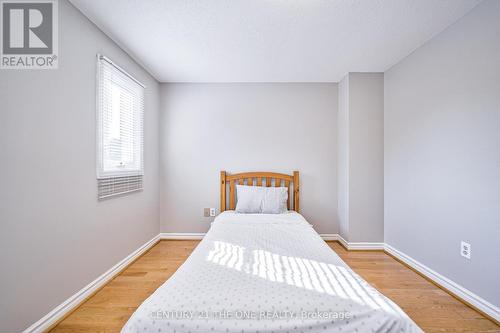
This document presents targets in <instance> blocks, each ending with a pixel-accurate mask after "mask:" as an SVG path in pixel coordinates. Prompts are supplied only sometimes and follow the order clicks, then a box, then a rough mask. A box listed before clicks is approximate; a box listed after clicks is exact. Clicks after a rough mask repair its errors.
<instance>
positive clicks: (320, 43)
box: [71, 0, 480, 82]
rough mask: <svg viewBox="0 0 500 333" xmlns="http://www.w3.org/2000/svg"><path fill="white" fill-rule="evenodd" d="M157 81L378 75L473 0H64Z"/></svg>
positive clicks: (328, 79) (309, 79) (311, 79)
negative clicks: (358, 73)
mask: <svg viewBox="0 0 500 333" xmlns="http://www.w3.org/2000/svg"><path fill="white" fill-rule="evenodd" d="M71 2H72V3H73V4H74V5H75V6H76V7H77V8H79V9H80V10H81V11H82V12H83V13H84V14H85V15H86V16H87V17H88V18H89V19H90V20H91V21H93V22H94V23H95V24H96V25H97V26H98V27H99V28H100V29H101V30H102V31H104V32H105V33H106V34H107V35H108V36H110V37H111V38H112V39H113V40H114V41H115V42H117V43H118V44H119V45H120V46H121V47H122V48H123V49H124V50H126V51H127V52H128V53H129V54H130V55H131V56H132V57H134V58H135V59H136V60H137V61H138V62H139V63H141V64H142V65H143V66H144V67H145V68H146V69H147V70H148V71H149V72H150V73H151V74H152V75H153V76H154V77H155V78H156V79H157V80H158V81H161V82H338V81H339V80H340V79H341V78H342V77H343V76H344V75H345V74H346V73H347V72H384V71H386V70H387V69H389V68H390V67H391V66H392V65H394V64H396V63H397V62H398V61H400V60H401V59H402V58H404V57H405V56H407V55H408V54H410V53H411V52H412V51H413V50H415V49H416V48H418V47H419V46H421V45H422V44H423V43H425V42H426V41H427V40H429V39H430V38H432V37H433V36H434V35H436V34H438V33H439V32H441V31H442V30H444V29H445V28H446V27H448V26H449V25H450V24H452V23H453V22H455V21H456V20H458V19H459V18H460V17H462V16H463V15H464V14H465V13H467V12H468V11H470V10H471V9H472V8H473V7H474V6H476V5H477V4H478V3H479V2H480V0H330V1H328V0H204V1H203V0H197V1H196V0H167V1H166V0H142V1H141V0H126V1H125V0H106V1H103V0H71Z"/></svg>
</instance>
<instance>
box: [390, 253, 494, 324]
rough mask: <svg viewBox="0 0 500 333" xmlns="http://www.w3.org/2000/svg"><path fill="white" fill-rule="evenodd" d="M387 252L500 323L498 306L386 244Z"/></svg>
mask: <svg viewBox="0 0 500 333" xmlns="http://www.w3.org/2000/svg"><path fill="white" fill-rule="evenodd" d="M385 251H387V253H389V254H391V255H393V256H394V257H396V258H398V259H399V260H401V261H402V262H404V263H405V264H407V265H408V266H410V267H412V268H413V269H415V270H416V271H418V272H420V273H421V274H422V275H425V276H426V277H428V278H429V279H431V280H432V281H434V282H436V283H437V284H439V285H440V286H442V287H443V288H445V289H447V290H448V291H450V292H451V293H453V294H454V295H456V296H457V297H459V298H461V299H462V300H464V301H465V302H467V303H469V304H470V305H472V306H474V307H476V308H477V309H478V310H480V311H482V312H484V313H486V314H487V315H488V316H490V317H491V318H493V319H495V320H496V321H497V322H498V321H500V309H499V308H498V307H497V306H495V305H493V304H491V303H489V302H488V301H486V300H485V299H483V298H481V297H479V296H478V295H476V294H474V293H473V292H472V291H470V290H468V289H466V288H464V287H462V286H461V285H459V284H457V283H455V282H454V281H452V280H450V279H448V278H447V277H445V276H443V275H441V274H439V273H438V272H436V271H434V270H432V269H430V268H429V267H427V266H425V265H424V264H422V263H420V262H418V261H417V260H415V259H413V258H412V257H410V256H409V255H407V254H405V253H403V252H401V251H399V250H397V249H396V248H394V247H392V246H391V245H389V244H385Z"/></svg>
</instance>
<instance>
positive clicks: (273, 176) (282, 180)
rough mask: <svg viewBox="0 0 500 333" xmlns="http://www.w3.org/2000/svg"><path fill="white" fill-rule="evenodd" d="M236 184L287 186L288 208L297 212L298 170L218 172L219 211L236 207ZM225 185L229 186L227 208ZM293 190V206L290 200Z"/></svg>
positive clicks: (298, 207) (298, 206)
mask: <svg viewBox="0 0 500 333" xmlns="http://www.w3.org/2000/svg"><path fill="white" fill-rule="evenodd" d="M236 184H238V185H248V186H267V187H269V186H275V187H280V186H285V187H288V209H291V208H293V210H294V211H296V212H297V213H298V212H299V209H300V204H299V189H300V187H299V172H298V171H294V172H293V175H286V174H284V173H275V172H243V173H235V174H232V175H230V174H228V173H227V172H226V171H221V172H220V211H221V213H222V212H223V211H225V210H226V209H231V210H233V209H235V207H236ZM227 186H229V208H227V195H226V194H227ZM292 192H293V207H291V202H292V200H290V198H291V195H292Z"/></svg>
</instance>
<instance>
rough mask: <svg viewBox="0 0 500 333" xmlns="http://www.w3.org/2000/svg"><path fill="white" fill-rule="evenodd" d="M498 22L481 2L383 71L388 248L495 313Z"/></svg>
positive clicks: (499, 229) (493, 4)
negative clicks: (465, 245) (466, 252)
mask: <svg viewBox="0 0 500 333" xmlns="http://www.w3.org/2000/svg"><path fill="white" fill-rule="evenodd" d="M499 14H500V2H499V1H485V2H483V3H482V4H480V5H479V6H477V7H476V8H475V9H474V10H473V11H472V12H470V13H469V14H467V15H466V16H465V17H464V18H462V19H461V20H460V21H458V22H457V23H455V24H454V25H453V26H451V27H450V28H448V29H447V30H446V31H444V32H443V33H441V34H440V35H438V36H436V37H435V38H434V39H432V40H431V41H430V42H428V43H427V44H426V45H424V46H423V47H421V48H419V49H418V50H416V51H415V52H414V53H413V54H411V55H410V56H408V57H407V58H406V59H404V60H403V61H402V62H400V63H399V64H397V65H396V66H394V67H393V68H391V69H390V70H389V71H388V72H386V73H385V240H386V242H387V243H388V244H390V245H392V246H394V247H395V248H397V249H399V250H400V251H403V252H404V253H406V254H408V255H410V256H411V257H413V258H414V259H416V260H418V261H420V262H421V263H423V264H425V265H427V266H428V267H430V268H431V269H433V270H435V271H437V272H438V273H441V274H442V275H444V276H446V277H448V278H450V279H452V280H453V281H455V282H457V283H458V284H460V285H462V286H464V287H465V288H467V289H469V290H471V291H472V292H474V293H476V294H478V295H479V296H481V297H483V298H484V299H486V300H488V301H489V302H491V303H493V304H495V305H496V306H500V288H499V281H500V265H499V264H498V262H499V251H498V248H497V246H498V244H499V243H500V219H499V217H500V79H499V78H500V37H499V36H500V20H499ZM461 240H465V241H468V242H470V243H471V245H472V258H471V260H467V259H465V258H463V257H461V256H460V253H459V249H460V241H461Z"/></svg>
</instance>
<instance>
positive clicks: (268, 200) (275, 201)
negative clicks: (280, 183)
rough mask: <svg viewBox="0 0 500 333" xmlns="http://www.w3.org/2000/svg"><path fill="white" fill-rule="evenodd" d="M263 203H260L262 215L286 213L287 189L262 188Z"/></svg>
mask: <svg viewBox="0 0 500 333" xmlns="http://www.w3.org/2000/svg"><path fill="white" fill-rule="evenodd" d="M264 188H265V189H266V190H265V193H264V201H263V202H262V206H261V208H262V213H264V214H283V213H286V210H287V209H286V202H287V200H288V187H264Z"/></svg>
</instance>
